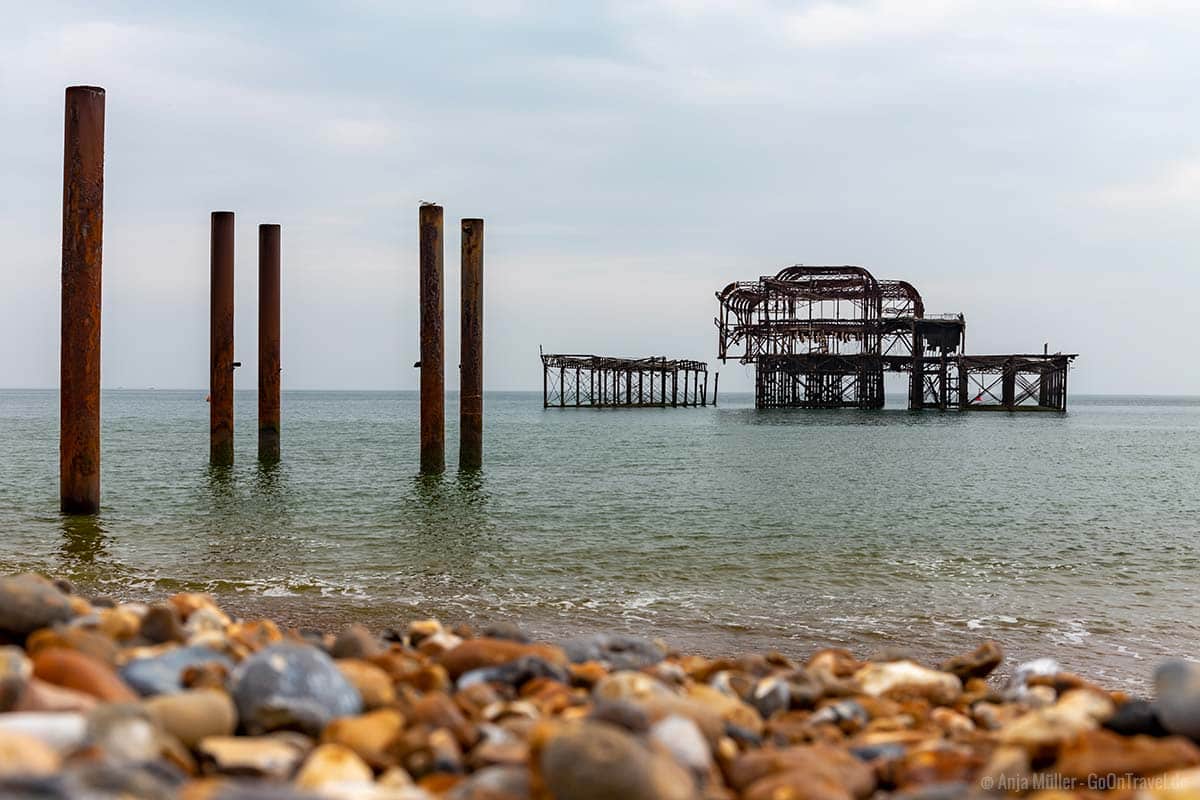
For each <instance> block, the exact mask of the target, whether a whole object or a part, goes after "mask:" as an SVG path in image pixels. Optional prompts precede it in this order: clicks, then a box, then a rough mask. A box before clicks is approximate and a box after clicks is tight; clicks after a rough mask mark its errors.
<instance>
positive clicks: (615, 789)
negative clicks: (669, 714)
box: [537, 721, 696, 800]
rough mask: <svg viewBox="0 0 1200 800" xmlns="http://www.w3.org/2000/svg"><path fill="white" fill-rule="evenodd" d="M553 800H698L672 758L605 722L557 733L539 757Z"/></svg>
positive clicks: (561, 728)
mask: <svg viewBox="0 0 1200 800" xmlns="http://www.w3.org/2000/svg"><path fill="white" fill-rule="evenodd" d="M537 770H538V772H539V773H540V775H541V779H542V780H543V781H544V782H545V786H546V788H547V789H548V790H549V792H550V795H551V796H552V797H553V798H554V800H610V799H611V798H622V799H623V800H693V799H694V798H695V795H696V786H695V782H694V781H693V779H692V777H691V776H690V775H689V774H688V773H687V771H686V770H685V769H684V768H683V767H680V766H679V765H678V764H676V763H675V762H674V761H673V760H672V759H671V758H669V757H667V756H665V755H660V754H656V753H652V752H651V751H649V750H648V749H647V748H645V747H644V746H642V744H641V743H640V742H639V741H638V740H637V739H636V738H634V737H633V736H632V735H630V734H628V733H625V732H623V731H621V730H620V729H618V728H614V727H612V726H611V725H605V724H604V723H600V722H588V721H580V722H576V723H566V724H563V725H561V726H559V727H557V728H556V729H554V730H553V731H552V732H551V733H550V734H549V735H548V738H547V739H546V742H545V744H544V745H543V747H542V748H541V751H540V753H538V756H537Z"/></svg>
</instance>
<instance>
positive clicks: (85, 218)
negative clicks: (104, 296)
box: [59, 86, 104, 514]
mask: <svg viewBox="0 0 1200 800" xmlns="http://www.w3.org/2000/svg"><path fill="white" fill-rule="evenodd" d="M103 232H104V90H103V89H101V88H100V87H98V86H71V87H68V89H67V91H66V114H65V124H64V137H63V232H62V320H61V326H62V327H61V331H62V341H61V344H62V349H61V352H60V362H59V366H60V374H59V403H60V405H59V494H60V502H61V507H62V510H63V511H64V512H66V513H71V514H94V513H96V512H97V511H99V510H100V287H101V281H100V270H101V255H102V250H103V238H104V237H103Z"/></svg>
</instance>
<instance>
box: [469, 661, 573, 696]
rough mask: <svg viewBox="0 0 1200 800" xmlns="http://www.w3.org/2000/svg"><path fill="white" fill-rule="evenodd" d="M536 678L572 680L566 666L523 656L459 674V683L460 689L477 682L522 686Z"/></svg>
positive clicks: (563, 681) (560, 680)
mask: <svg viewBox="0 0 1200 800" xmlns="http://www.w3.org/2000/svg"><path fill="white" fill-rule="evenodd" d="M534 678H549V679H550V680H553V681H558V682H559V683H568V682H570V675H569V674H568V673H567V670H566V668H565V667H563V666H561V665H559V664H553V663H551V662H549V661H547V660H546V659H544V658H541V657H540V656H521V657H520V658H518V659H516V660H514V661H509V662H508V663H506V664H498V665H496V666H494V667H481V668H479V669H473V670H471V671H470V672H465V673H463V674H462V675H460V676H459V678H458V682H457V685H458V688H459V689H460V690H461V689H465V688H467V687H468V686H471V685H472V684H476V683H503V684H507V685H508V686H512V687H514V688H520V686H521V685H522V684H524V683H526V682H527V681H531V680H533V679H534Z"/></svg>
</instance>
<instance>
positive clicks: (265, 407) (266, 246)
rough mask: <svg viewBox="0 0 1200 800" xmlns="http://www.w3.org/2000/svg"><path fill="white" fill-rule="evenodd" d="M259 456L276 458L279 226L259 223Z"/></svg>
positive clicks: (266, 461) (266, 458)
mask: <svg viewBox="0 0 1200 800" xmlns="http://www.w3.org/2000/svg"><path fill="white" fill-rule="evenodd" d="M258 459H259V461H262V462H264V463H274V462H276V461H278V460H279V226H278V225H259V226H258Z"/></svg>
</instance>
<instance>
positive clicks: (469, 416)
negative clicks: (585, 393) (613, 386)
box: [458, 219, 579, 470]
mask: <svg viewBox="0 0 1200 800" xmlns="http://www.w3.org/2000/svg"><path fill="white" fill-rule="evenodd" d="M460 332H461V344H460V347H461V352H460V359H459V360H460V363H459V370H460V375H459V445H458V468H459V469H460V470H464V469H465V470H473V469H479V468H480V467H482V466H483V220H481V219H464V220H463V221H462V314H461V331H460ZM576 375H578V370H576ZM575 404H576V405H579V380H578V378H576V381H575Z"/></svg>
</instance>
